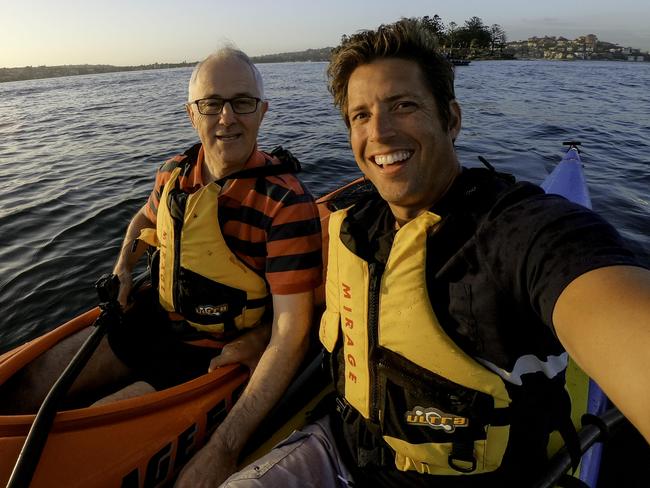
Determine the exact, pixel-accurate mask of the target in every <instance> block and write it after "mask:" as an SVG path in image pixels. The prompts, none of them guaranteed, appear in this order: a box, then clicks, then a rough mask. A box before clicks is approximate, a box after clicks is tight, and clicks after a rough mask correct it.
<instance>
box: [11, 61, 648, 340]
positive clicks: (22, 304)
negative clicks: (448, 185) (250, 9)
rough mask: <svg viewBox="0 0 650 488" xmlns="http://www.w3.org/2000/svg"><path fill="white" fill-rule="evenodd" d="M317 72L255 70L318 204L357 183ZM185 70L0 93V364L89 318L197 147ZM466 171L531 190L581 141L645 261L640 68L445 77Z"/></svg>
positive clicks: (464, 72) (532, 66)
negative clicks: (139, 226) (483, 170)
mask: <svg viewBox="0 0 650 488" xmlns="http://www.w3.org/2000/svg"><path fill="white" fill-rule="evenodd" d="M326 67H327V65H326V64H325V63H282V64H273V65H271V64H265V65H260V71H261V72H262V76H263V77H264V79H265V89H266V95H267V97H268V99H269V101H270V109H269V112H268V113H267V115H266V117H265V119H264V122H263V124H262V128H261V131H260V138H259V145H260V147H262V148H265V149H271V148H273V147H275V146H277V145H283V146H285V147H286V148H288V149H290V150H291V151H292V152H293V153H294V154H295V155H296V156H297V157H298V158H299V159H300V160H301V162H302V164H303V173H302V179H303V181H304V182H305V183H306V185H307V186H308V188H309V189H310V190H311V191H312V192H313V193H314V194H316V195H320V194H322V193H326V192H328V191H330V190H332V189H334V188H336V187H337V186H339V185H340V184H341V182H344V181H350V180H352V179H354V178H355V177H357V176H359V175H360V172H359V170H358V168H357V166H356V164H355V162H354V158H353V157H352V153H351V151H350V145H349V142H348V138H347V129H346V127H345V125H344V124H343V122H342V120H341V117H340V114H339V112H338V110H337V109H336V108H335V107H334V105H333V104H332V101H331V97H330V95H329V93H328V92H327V87H326V76H325V70H326ZM190 74H191V69H190V68H182V69H170V70H157V71H142V72H125V73H109V74H100V75H87V76H77V77H68V78H56V79H50V80H31V81H25V82H12V83H4V84H1V85H0V228H1V230H2V232H1V233H0V317H2V318H3V320H2V323H0V352H2V351H4V350H7V349H9V348H10V347H12V346H13V345H15V344H17V343H19V342H21V341H23V340H25V339H27V338H30V337H33V336H34V335H35V334H38V333H41V332H43V331H45V330H48V329H51V328H53V327H54V326H56V325H58V324H59V323H61V322H63V321H64V320H67V319H69V318H71V317H73V316H74V315H75V314H77V313H79V312H80V311H82V310H84V309H86V308H89V307H90V306H92V305H94V303H95V301H96V300H95V297H94V291H93V287H92V283H93V282H94V281H95V279H96V278H97V277H99V275H101V274H102V273H104V272H107V271H109V270H110V269H111V268H112V266H113V261H114V259H115V258H116V256H117V252H118V250H119V248H120V244H121V240H122V237H123V235H124V231H125V229H126V226H127V225H128V223H129V220H130V218H131V216H132V215H133V214H134V213H135V212H136V211H137V209H138V208H139V207H140V206H141V205H143V204H144V203H145V201H146V198H147V195H148V194H149V192H150V191H151V188H152V185H153V175H154V173H155V171H156V168H157V167H158V165H159V164H160V163H161V162H162V161H164V160H165V159H167V158H169V157H171V156H173V155H174V154H176V153H178V152H180V151H183V150H184V149H186V148H187V147H189V146H190V145H191V144H193V143H194V142H196V140H197V137H196V135H195V134H194V132H193V130H192V128H191V126H190V125H189V122H188V120H187V116H186V115H185V111H184V108H183V104H184V103H185V98H186V91H185V87H186V85H187V82H188V80H189V77H190ZM456 86H457V96H458V99H459V102H460V103H461V106H462V110H463V130H462V132H461V134H460V137H459V138H458V141H457V151H458V153H459V156H460V158H461V160H462V162H463V164H466V165H470V166H479V165H480V163H479V162H478V160H477V158H476V156H477V155H483V156H484V157H486V158H487V159H488V160H489V161H490V162H491V163H492V164H493V165H494V166H495V167H497V168H498V169H499V170H501V171H508V172H511V173H514V174H515V175H517V176H518V177H519V178H522V179H526V180H529V181H533V182H539V181H541V180H542V179H543V178H544V176H545V175H546V174H548V173H549V172H550V171H551V170H552V168H553V167H554V165H555V164H556V162H557V161H558V159H559V158H560V157H561V155H562V147H561V146H560V143H561V142H562V141H563V140H567V139H580V140H581V141H582V142H583V148H584V151H583V159H584V162H585V173H586V175H587V180H588V181H589V185H590V190H591V194H592V200H593V203H594V207H595V208H596V210H597V211H599V212H600V213H601V214H602V215H603V216H604V217H605V218H606V219H608V220H609V221H610V222H612V223H613V224H614V225H615V226H616V227H617V228H618V229H619V230H620V231H621V233H622V235H623V236H624V237H625V238H627V239H630V240H631V241H634V244H632V245H633V246H634V247H635V249H637V250H638V252H639V253H640V254H641V255H643V256H645V259H647V261H648V263H650V239H649V237H648V228H650V225H649V221H650V203H649V202H650V192H649V191H648V188H650V159H649V157H648V154H650V140H648V133H649V132H650V125H649V123H648V121H649V120H650V92H649V91H648V90H647V87H648V86H650V63H605V62H603V63H601V62H591V63H588V62H573V63H567V62H534V61H532V62H519V61H512V62H510V61H506V62H490V61H485V62H476V63H472V64H471V65H470V66H467V67H463V68H462V69H458V70H457V71H456Z"/></svg>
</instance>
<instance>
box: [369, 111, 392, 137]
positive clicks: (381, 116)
mask: <svg viewBox="0 0 650 488" xmlns="http://www.w3.org/2000/svg"><path fill="white" fill-rule="evenodd" d="M369 130H370V134H369V135H370V140H372V141H382V140H386V139H388V138H390V137H392V136H394V135H395V127H394V126H393V121H392V119H391V116H390V114H389V113H386V112H384V111H377V112H375V113H374V114H373V116H372V117H371V118H370V127H369Z"/></svg>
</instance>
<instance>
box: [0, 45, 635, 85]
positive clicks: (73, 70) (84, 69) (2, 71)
mask: <svg viewBox="0 0 650 488" xmlns="http://www.w3.org/2000/svg"><path fill="white" fill-rule="evenodd" d="M331 50H332V48H331V47H326V48H321V49H307V50H306V51H299V52H293V53H280V54H267V55H264V56H251V60H252V61H253V62H254V63H290V62H326V61H329V56H330V52H331ZM472 61H559V60H549V59H539V58H511V57H503V58H485V59H480V58H478V59H472ZM561 61H582V60H561ZM598 61H606V60H598ZM611 61H620V62H622V61H624V60H611ZM197 62H198V61H193V62H187V61H184V62H182V63H153V64H145V65H139V66H113V65H109V64H81V65H63V66H25V67H22V68H0V83H7V82H12V81H26V80H39V79H46V78H61V77H64V76H80V75H92V74H101V73H120V72H125V71H148V70H157V69H169V68H192V67H194V66H195V65H196V63H197ZM626 62H628V61H626Z"/></svg>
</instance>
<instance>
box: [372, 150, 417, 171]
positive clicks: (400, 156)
mask: <svg viewBox="0 0 650 488" xmlns="http://www.w3.org/2000/svg"><path fill="white" fill-rule="evenodd" d="M411 156H413V151H405V150H402V151H395V152H392V153H389V154H377V155H376V156H373V157H371V158H370V159H372V160H373V161H374V163H375V164H376V165H378V166H381V167H382V168H383V167H384V166H390V165H391V164H395V163H401V162H403V161H406V160H407V159H409V158H410V157H411Z"/></svg>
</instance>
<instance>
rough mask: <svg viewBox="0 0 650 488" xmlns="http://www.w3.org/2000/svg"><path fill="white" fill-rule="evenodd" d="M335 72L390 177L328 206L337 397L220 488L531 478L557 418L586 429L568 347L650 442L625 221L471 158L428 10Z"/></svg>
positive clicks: (352, 44) (337, 54) (379, 177)
mask: <svg viewBox="0 0 650 488" xmlns="http://www.w3.org/2000/svg"><path fill="white" fill-rule="evenodd" d="M328 74H329V79H330V91H331V92H332V94H333V96H334V100H335V103H336V104H337V105H338V106H339V107H340V109H341V112H342V114H343V119H344V121H345V123H346V125H347V127H348V130H349V136H350V142H351V145H352V150H353V152H354V156H355V160H356V162H357V165H358V166H359V168H360V169H361V170H362V171H363V173H364V174H365V175H366V177H367V178H368V179H369V180H370V181H372V183H373V184H374V186H375V187H376V189H377V193H376V194H375V195H373V196H370V197H368V198H365V199H362V200H360V201H359V202H358V203H356V204H355V205H353V206H351V207H350V208H347V209H345V210H341V211H339V212H336V213H334V214H332V216H331V218H330V225H329V236H330V237H329V252H328V255H329V260H328V265H327V283H326V300H327V309H326V311H325V313H324V316H323V319H322V322H321V328H320V337H321V341H322V342H323V344H324V346H325V348H326V349H327V350H328V351H329V352H330V353H332V354H331V362H332V364H331V370H332V371H333V372H334V382H335V385H336V391H337V398H336V402H335V404H332V406H331V408H330V410H329V411H330V415H329V418H328V417H325V418H323V419H321V420H320V421H318V422H317V423H316V424H312V425H310V426H308V427H307V428H306V429H304V431H302V432H300V433H297V434H294V435H293V436H292V437H291V438H290V439H288V440H287V441H285V442H283V443H281V445H280V446H279V447H278V448H277V449H275V450H274V451H272V452H271V453H270V454H269V455H268V456H267V457H265V458H263V459H262V460H260V461H259V462H258V463H256V464H255V465H254V466H252V467H249V468H248V469H245V470H244V471H243V472H241V473H237V474H235V475H233V476H232V477H231V478H230V479H229V480H228V481H227V482H226V483H225V485H227V486H229V487H231V488H234V487H237V488H242V487H247V488H248V487H258V486H292V487H293V486H296V487H297V486H328V487H335V486H346V485H347V486H352V485H353V486H357V487H358V486H372V487H384V486H386V487H388V486H390V487H393V486H394V487H404V486H435V487H484V486H499V487H521V486H528V485H529V484H530V483H531V482H532V480H533V479H534V476H536V475H539V474H540V473H541V471H542V470H543V469H544V466H545V463H546V461H547V458H546V446H547V443H548V438H549V434H550V433H551V431H553V430H559V431H560V432H561V433H562V435H563V436H564V437H565V440H567V442H571V439H575V432H573V431H572V427H571V422H570V419H569V398H568V394H567V392H566V391H565V389H564V370H565V368H566V364H567V363H566V361H567V359H566V352H565V349H566V351H568V352H569V353H570V354H571V355H572V356H573V357H574V358H575V360H576V362H577V363H578V364H579V365H580V366H582V367H583V369H584V370H585V371H586V372H587V373H588V374H589V375H590V376H592V377H593V378H594V379H596V380H597V381H598V383H599V384H600V385H601V386H602V387H603V389H604V390H605V391H606V392H607V394H608V395H609V396H610V398H611V399H612V400H613V401H614V402H615V403H616V404H617V405H618V406H619V407H620V408H621V410H622V411H623V412H624V413H625V414H626V415H627V416H628V417H629V419H630V420H631V421H632V422H633V423H634V424H635V425H636V426H637V427H638V428H639V430H640V431H641V432H642V433H643V434H644V435H645V436H646V438H647V439H650V420H649V419H650V417H649V416H648V415H647V405H648V402H650V368H649V367H648V366H649V364H650V363H649V362H648V355H647V351H648V348H649V347H650V272H648V270H646V269H643V268H642V267H640V264H639V262H638V261H637V260H636V258H635V257H634V256H633V254H632V253H631V252H630V251H629V250H627V249H626V248H625V245H624V244H623V243H622V240H621V239H620V237H619V236H618V234H617V233H616V232H615V230H614V229H613V228H612V227H611V226H610V225H608V224H607V223H606V222H604V221H603V220H602V219H601V218H599V217H598V216H597V215H595V214H593V213H592V212H590V211H588V210H586V209H584V208H582V207H580V206H577V205H574V204H572V203H570V202H568V201H566V200H565V199H563V198H560V197H556V196H551V195H546V194H544V193H543V191H542V190H541V189H540V188H538V187H536V186H534V185H531V184H528V183H514V179H513V178H511V177H508V176H507V175H502V174H500V173H497V172H495V171H493V170H488V169H465V168H462V167H461V166H460V163H459V161H458V158H457V155H456V151H455V148H454V142H455V140H456V138H457V137H458V135H459V133H460V128H461V111H460V105H459V103H458V102H457V101H456V99H455V96H454V86H453V71H452V68H451V66H450V65H449V63H448V62H447V60H446V59H445V58H444V57H443V56H441V55H440V54H438V53H437V51H436V42H435V39H434V38H432V37H431V36H430V35H429V33H428V31H427V29H426V26H424V25H423V24H422V23H421V22H419V21H415V20H402V21H400V22H397V23H395V24H391V25H385V26H381V27H380V28H379V29H377V30H376V31H364V32H361V33H358V34H355V35H352V36H350V37H348V38H346V39H345V40H344V42H343V44H342V45H341V46H339V47H338V48H337V49H335V50H334V52H333V55H332V60H331V63H330V66H329V71H328ZM621 378H625V381H621Z"/></svg>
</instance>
